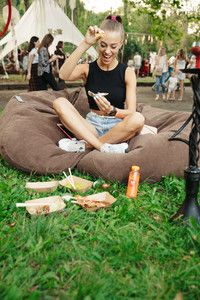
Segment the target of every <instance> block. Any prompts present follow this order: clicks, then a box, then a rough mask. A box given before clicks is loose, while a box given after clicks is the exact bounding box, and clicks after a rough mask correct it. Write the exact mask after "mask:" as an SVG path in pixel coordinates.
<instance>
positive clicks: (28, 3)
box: [24, 0, 30, 11]
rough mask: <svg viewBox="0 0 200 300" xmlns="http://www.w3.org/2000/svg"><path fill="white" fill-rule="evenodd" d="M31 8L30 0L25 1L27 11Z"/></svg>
mask: <svg viewBox="0 0 200 300" xmlns="http://www.w3.org/2000/svg"><path fill="white" fill-rule="evenodd" d="M29 6H30V1H29V0H24V7H25V11H27V9H28V8H29Z"/></svg>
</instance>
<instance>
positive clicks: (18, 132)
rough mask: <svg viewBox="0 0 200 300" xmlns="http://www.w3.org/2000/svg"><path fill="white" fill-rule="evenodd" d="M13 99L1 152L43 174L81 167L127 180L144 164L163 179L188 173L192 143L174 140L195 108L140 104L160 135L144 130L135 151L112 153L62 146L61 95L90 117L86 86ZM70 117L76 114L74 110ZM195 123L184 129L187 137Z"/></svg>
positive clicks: (2, 123) (1, 123) (152, 177)
mask: <svg viewBox="0 0 200 300" xmlns="http://www.w3.org/2000/svg"><path fill="white" fill-rule="evenodd" d="M20 96H21V98H22V99H23V100H24V102H18V101H17V100H16V99H15V98H14V97H13V98H12V99H11V100H10V101H9V103H8V104H7V106H6V108H5V110H4V113H3V116H2V117H1V120H0V153H1V155H2V156H3V157H4V158H5V159H6V160H7V161H8V162H9V163H10V164H11V165H13V166H14V167H16V168H18V169H21V170H23V171H26V172H36V173H38V174H50V173H60V172H62V171H63V170H67V169H68V168H69V167H71V168H73V167H75V166H76V167H77V168H78V169H79V170H80V171H84V172H87V173H89V174H91V175H93V176H95V177H102V178H104V179H108V180H117V181H121V182H125V181H126V180H127V177H128V173H129V171H130V168H131V166H132V165H133V164H134V165H139V166H140V167H141V180H148V181H158V180H160V179H161V177H162V176H164V175H168V174H175V175H177V176H183V171H184V168H185V167H186V166H187V164H188V147H187V145H185V144H184V143H182V142H179V141H171V142H170V141H168V138H169V137H170V136H171V135H172V134H173V131H174V130H176V129H178V128H179V127H180V126H181V125H182V124H183V122H184V121H185V120H186V119H187V118H188V116H189V113H186V112H172V111H167V110H162V109H157V108H153V107H151V106H149V105H143V104H140V105H138V111H140V112H141V113H142V114H143V115H144V117H145V119H146V122H145V123H146V124H148V125H151V126H155V127H157V128H158V134H157V135H151V134H146V135H139V136H136V137H135V138H132V139H131V140H130V142H129V153H127V154H109V153H101V152H99V151H97V150H93V151H90V152H85V153H69V152H65V151H63V150H61V149H60V148H58V146H57V143H58V141H59V140H60V139H61V138H63V137H64V134H63V133H62V132H61V131H60V129H59V128H58V127H57V125H56V124H57V123H58V122H59V119H58V117H57V115H56V114H55V111H54V110H53V108H52V102H53V100H54V99H56V98H57V97H65V98H67V99H68V100H69V101H70V102H71V103H73V104H74V106H75V107H76V108H77V109H78V110H79V112H80V113H81V114H82V116H84V117H85V115H86V114H87V112H88V111H89V106H88V102H87V98H86V95H85V91H84V88H79V89H77V90H76V91H74V92H72V93H71V94H69V93H68V91H67V90H63V91H59V92H55V91H38V92H28V93H22V94H20ZM69 117H70V116H69ZM189 131H190V128H187V129H186V130H185V132H184V134H182V136H181V137H182V138H187V137H188V133H189Z"/></svg>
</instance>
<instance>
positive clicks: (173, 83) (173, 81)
mask: <svg viewBox="0 0 200 300" xmlns="http://www.w3.org/2000/svg"><path fill="white" fill-rule="evenodd" d="M177 83H178V79H177V77H176V73H175V72H172V73H171V76H170V77H169V78H168V80H167V88H168V89H167V100H172V101H175V92H176V87H177ZM170 96H171V98H170Z"/></svg>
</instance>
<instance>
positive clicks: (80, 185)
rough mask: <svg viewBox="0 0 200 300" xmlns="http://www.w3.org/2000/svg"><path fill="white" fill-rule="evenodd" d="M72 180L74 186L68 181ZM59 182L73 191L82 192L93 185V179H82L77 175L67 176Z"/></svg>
mask: <svg viewBox="0 0 200 300" xmlns="http://www.w3.org/2000/svg"><path fill="white" fill-rule="evenodd" d="M71 181H72V182H74V186H75V188H74V187H73V185H72V184H71V183H70V182H71ZM59 184H60V185H62V186H64V187H66V188H68V189H70V190H73V191H77V192H81V193H84V192H86V191H87V190H89V189H90V188H91V187H92V186H93V181H90V180H87V179H83V178H81V177H77V176H74V175H72V176H67V178H64V179H63V180H60V181H59Z"/></svg>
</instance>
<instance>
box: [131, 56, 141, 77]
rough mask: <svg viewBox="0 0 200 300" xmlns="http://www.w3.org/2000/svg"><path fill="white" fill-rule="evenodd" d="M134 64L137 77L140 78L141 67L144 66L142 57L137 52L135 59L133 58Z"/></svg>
mask: <svg viewBox="0 0 200 300" xmlns="http://www.w3.org/2000/svg"><path fill="white" fill-rule="evenodd" d="M133 64H134V67H135V74H136V77H138V76H139V72H140V68H141V65H142V56H141V55H140V54H139V53H138V52H136V53H135V55H134V57H133Z"/></svg>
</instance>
